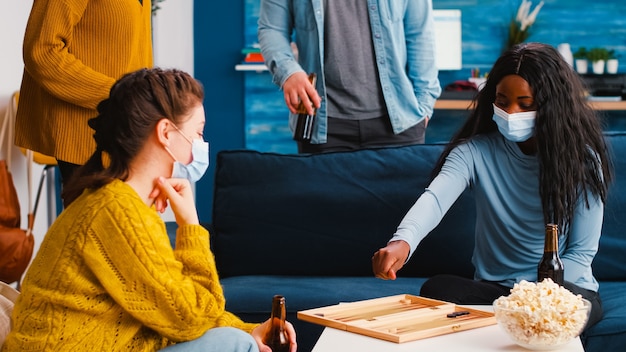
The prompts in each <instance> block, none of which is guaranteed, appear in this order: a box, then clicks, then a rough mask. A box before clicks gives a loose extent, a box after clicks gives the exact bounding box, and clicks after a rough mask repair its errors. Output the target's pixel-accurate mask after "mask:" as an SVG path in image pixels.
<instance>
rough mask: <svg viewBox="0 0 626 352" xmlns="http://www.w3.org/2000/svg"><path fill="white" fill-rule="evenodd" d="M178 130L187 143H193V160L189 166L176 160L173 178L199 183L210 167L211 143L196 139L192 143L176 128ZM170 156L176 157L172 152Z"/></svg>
mask: <svg viewBox="0 0 626 352" xmlns="http://www.w3.org/2000/svg"><path fill="white" fill-rule="evenodd" d="M176 129H177V130H178V132H180V134H181V135H182V136H183V137H185V140H187V142H189V143H191V156H192V158H193V159H192V160H191V162H190V163H189V164H187V165H185V164H183V163H181V162H180V161H178V160H176V158H174V167H173V169H172V177H173V178H186V179H188V180H189V182H197V181H198V180H200V179H201V178H202V176H203V175H204V173H205V172H206V170H207V168H208V167H209V143H208V142H205V141H204V140H202V139H194V140H193V141H191V140H190V139H189V138H187V136H185V135H184V134H183V133H182V131H181V130H179V129H178V127H176ZM170 154H171V155H172V157H173V156H174V155H173V154H172V153H171V152H170Z"/></svg>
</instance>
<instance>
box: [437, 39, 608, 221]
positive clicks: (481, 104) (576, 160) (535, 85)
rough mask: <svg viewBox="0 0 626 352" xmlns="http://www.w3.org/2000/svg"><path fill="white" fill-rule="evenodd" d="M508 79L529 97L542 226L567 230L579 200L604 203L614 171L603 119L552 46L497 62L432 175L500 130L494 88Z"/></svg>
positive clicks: (517, 49) (532, 47) (515, 52)
mask: <svg viewBox="0 0 626 352" xmlns="http://www.w3.org/2000/svg"><path fill="white" fill-rule="evenodd" d="M507 75H518V76H520V77H522V78H523V79H524V80H526V81H527V82H528V84H529V86H530V88H531V90H532V92H533V97H534V102H535V105H536V106H537V117H536V122H535V133H534V136H535V139H536V143H537V153H538V158H539V167H540V172H539V178H540V179H539V193H540V195H541V202H542V207H543V215H544V220H545V223H556V224H558V225H559V226H560V227H561V228H563V229H564V230H565V229H567V226H568V225H569V223H570V222H571V220H572V217H573V214H574V209H575V206H576V202H577V201H578V200H579V199H580V197H581V196H582V197H583V199H584V200H585V202H587V204H588V199H587V194H588V193H591V194H593V195H595V196H597V197H599V198H600V199H601V200H602V201H603V202H606V197H607V190H608V185H609V184H610V182H611V181H612V179H613V171H612V164H611V160H610V157H609V150H608V147H607V145H606V142H605V140H604V138H603V134H602V123H601V119H600V116H599V115H598V114H597V113H596V111H594V110H593V109H592V108H591V107H590V105H589V104H588V101H587V98H586V90H585V86H584V82H583V81H582V80H581V78H580V77H579V76H578V75H577V74H576V73H575V72H574V71H573V70H572V68H571V67H570V66H569V65H568V64H567V63H566V62H565V61H564V60H563V58H562V57H561V55H560V54H559V52H558V51H557V50H556V49H554V48H553V47H552V46H549V45H546V44H541V43H523V44H519V45H517V46H514V47H513V48H511V49H510V50H508V51H506V52H505V53H503V54H502V56H500V58H499V59H498V60H497V61H496V63H495V64H494V66H493V68H492V70H491V72H489V76H488V78H487V81H486V82H485V86H484V87H483V88H482V90H480V92H479V93H478V94H477V95H476V97H475V98H474V101H473V105H472V107H473V109H471V112H470V115H469V117H468V119H467V120H466V122H465V123H464V125H463V126H462V127H461V128H460V129H459V130H458V131H457V132H456V134H455V135H454V136H453V137H452V139H451V141H450V143H449V144H448V145H447V147H446V148H445V150H444V152H443V153H442V155H441V156H440V158H439V161H438V163H437V166H436V167H435V170H434V174H437V173H438V172H439V171H440V170H441V167H442V166H443V163H444V162H445V159H446V157H447V156H448V154H449V153H450V151H451V150H452V149H453V148H455V147H456V146H458V145H459V144H461V143H464V142H465V141H467V140H469V139H471V138H472V137H473V136H476V135H481V134H488V133H492V132H495V131H497V130H498V128H497V125H496V123H495V122H494V121H493V120H492V117H493V105H492V104H493V103H494V101H495V98H496V86H497V84H498V83H499V82H500V81H501V80H502V78H504V77H505V76H507Z"/></svg>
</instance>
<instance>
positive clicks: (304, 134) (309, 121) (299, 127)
mask: <svg viewBox="0 0 626 352" xmlns="http://www.w3.org/2000/svg"><path fill="white" fill-rule="evenodd" d="M315 79H316V75H315V73H311V74H309V82H311V84H312V85H313V87H315ZM308 103H309V102H308V101H307V102H305V101H300V104H299V105H298V109H297V113H298V117H297V119H296V129H295V131H294V133H293V139H294V140H296V141H309V140H311V134H312V132H313V122H314V121H315V114H316V113H317V111H316V110H315V108H313V115H309V113H308V112H307V111H306V105H305V104H308Z"/></svg>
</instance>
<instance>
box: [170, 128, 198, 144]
mask: <svg viewBox="0 0 626 352" xmlns="http://www.w3.org/2000/svg"><path fill="white" fill-rule="evenodd" d="M172 126H174V128H175V129H176V131H178V133H180V135H181V136H183V138H185V140H186V141H187V142H189V143H191V144H193V141H192V140H191V139H189V137H187V136H185V134H184V133H183V131H181V130H180V128H178V126H176V125H175V124H172Z"/></svg>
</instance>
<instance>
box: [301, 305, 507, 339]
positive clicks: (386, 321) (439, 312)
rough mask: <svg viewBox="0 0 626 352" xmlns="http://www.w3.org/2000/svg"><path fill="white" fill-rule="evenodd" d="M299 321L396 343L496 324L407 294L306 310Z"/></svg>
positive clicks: (474, 312) (490, 316) (488, 317)
mask: <svg viewBox="0 0 626 352" xmlns="http://www.w3.org/2000/svg"><path fill="white" fill-rule="evenodd" d="M298 319H300V320H303V321H307V322H310V323H315V324H320V325H324V326H327V327H331V328H335V329H340V330H346V331H350V332H354V333H357V334H362V335H366V336H370V337H375V338H378V339H382V340H387V341H391V342H396V343H402V342H407V341H413V340H419V339H423V338H427V337H433V336H439V335H444V334H449V333H454V332H458V331H463V330H469V329H474V328H479V327H483V326H488V325H493V324H495V323H496V318H495V317H494V314H493V313H491V312H485V311H482V310H476V309H471V308H467V307H462V306H458V305H456V304H453V303H449V302H444V301H439V300H434V299H429V298H424V297H420V296H412V295H406V294H405V295H396V296H389V297H382V298H375V299H368V300H364V301H357V302H350V303H340V304H337V305H333V306H327V307H321V308H315V309H308V310H304V311H300V312H298Z"/></svg>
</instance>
